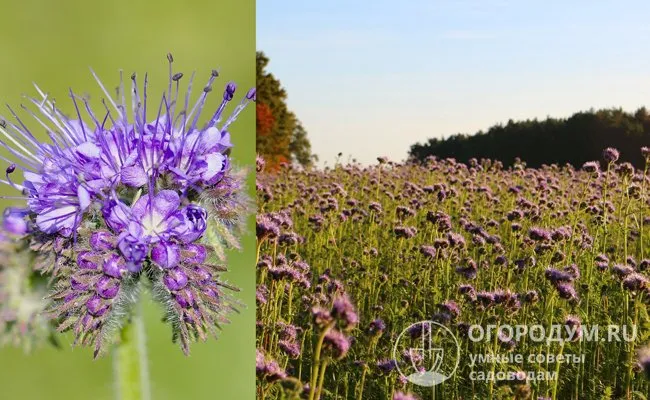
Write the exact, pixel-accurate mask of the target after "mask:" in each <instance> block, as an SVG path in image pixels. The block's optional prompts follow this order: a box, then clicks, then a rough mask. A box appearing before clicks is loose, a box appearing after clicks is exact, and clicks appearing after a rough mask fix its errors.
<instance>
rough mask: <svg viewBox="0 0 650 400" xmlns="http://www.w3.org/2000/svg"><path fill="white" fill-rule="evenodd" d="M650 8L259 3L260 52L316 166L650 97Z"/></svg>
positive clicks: (634, 104)
mask: <svg viewBox="0 0 650 400" xmlns="http://www.w3.org/2000/svg"><path fill="white" fill-rule="evenodd" d="M648 15H650V3H647V2H642V1H617V2H614V1H571V2H565V1H537V0H527V1H507V0H502V1H498V0H484V1H479V0H468V1H465V0H449V1H426V0H422V1H421V0H404V1H402V2H395V1H385V0H374V1H366V0H363V1H351V0H347V1H346V0H332V1H304V0H273V1H272V0H258V1H257V48H258V50H261V51H263V52H264V53H266V55H267V56H268V57H269V58H270V60H271V62H270V64H269V66H268V70H269V71H270V72H272V73H273V74H274V75H275V76H276V77H277V78H278V79H280V81H281V82H282V85H283V86H284V87H285V88H286V90H287V92H288V95H289V97H288V105H289V108H290V109H291V110H293V111H294V112H295V113H296V115H297V116H298V118H299V119H300V120H301V121H302V123H303V125H304V126H305V128H306V129H307V132H308V135H309V139H310V141H311V144H312V151H313V152H314V153H316V154H317V155H318V156H319V158H320V164H321V165H325V164H326V165H331V164H332V163H333V162H334V161H335V159H336V157H337V154H338V153H339V152H342V153H343V157H342V160H343V161H347V160H349V159H352V158H354V159H357V160H358V161H360V162H363V163H371V162H375V159H376V157H377V156H382V155H385V156H388V157H389V158H390V159H391V160H394V161H399V160H403V159H405V158H406V156H407V154H408V150H409V147H410V146H411V145H412V144H414V143H417V142H426V140H427V139H428V138H431V137H447V136H449V135H452V134H454V133H474V132H476V131H478V130H481V129H482V130H486V129H487V128H489V127H490V126H492V125H494V124H495V123H499V122H507V121H508V120H509V119H513V120H519V119H527V118H540V119H543V118H546V117H547V116H552V117H568V116H570V115H571V114H573V113H574V112H577V111H581V110H588V109H590V108H592V107H593V108H594V109H598V108H605V107H622V108H623V109H624V110H627V111H633V110H636V109H637V108H638V107H641V106H644V105H648V104H650V46H649V45H650V19H648V18H647V16H648Z"/></svg>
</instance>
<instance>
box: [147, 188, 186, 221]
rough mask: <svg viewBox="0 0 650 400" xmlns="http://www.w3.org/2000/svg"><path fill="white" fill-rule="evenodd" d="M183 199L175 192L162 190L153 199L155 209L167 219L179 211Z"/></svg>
mask: <svg viewBox="0 0 650 400" xmlns="http://www.w3.org/2000/svg"><path fill="white" fill-rule="evenodd" d="M180 205H181V199H180V197H178V193H176V191H174V190H162V191H160V193H158V194H157V195H156V197H154V199H153V209H154V211H156V212H157V213H159V214H160V215H162V216H163V217H167V216H168V215H169V214H171V213H172V212H174V211H176V210H177V209H178V206H180Z"/></svg>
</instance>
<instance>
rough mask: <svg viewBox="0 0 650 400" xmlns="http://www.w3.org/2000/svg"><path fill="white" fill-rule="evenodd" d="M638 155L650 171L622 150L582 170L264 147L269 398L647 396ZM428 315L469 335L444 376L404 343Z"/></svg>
mask: <svg viewBox="0 0 650 400" xmlns="http://www.w3.org/2000/svg"><path fill="white" fill-rule="evenodd" d="M640 151H641V152H642V154H643V155H644V156H645V157H646V168H645V169H644V170H637V169H635V168H634V167H633V166H632V165H631V164H629V163H619V162H618V158H619V154H618V151H616V150H615V149H606V150H605V151H604V152H603V158H602V160H594V161H593V162H588V163H586V164H585V165H584V166H582V167H581V168H578V169H576V168H574V167H572V166H569V165H566V166H558V165H551V166H544V167H542V168H539V169H531V168H527V167H526V165H525V163H524V162H521V161H518V162H516V163H515V165H514V166H513V167H510V168H504V167H503V164H502V163H500V162H498V161H492V160H471V161H470V162H469V164H468V165H466V164H462V163H458V162H456V161H455V160H453V159H445V160H440V159H436V158H430V159H429V160H428V161H427V163H426V164H415V163H410V162H407V163H394V162H391V161H389V160H387V159H385V158H383V157H382V158H379V159H378V161H379V162H378V163H377V164H375V165H372V166H361V165H357V164H349V165H340V164H337V165H336V166H335V167H333V168H326V169H324V170H310V171H304V170H299V169H297V168H295V167H292V166H288V165H287V166H285V167H284V168H282V169H281V171H280V172H278V173H274V174H271V173H265V172H264V171H263V160H258V178H257V193H258V199H257V200H258V216H257V237H258V256H257V320H258V322H257V376H258V379H257V393H258V398H260V399H284V398H301V399H309V400H313V399H431V398H436V399H633V398H635V399H636V398H639V399H641V398H647V396H648V393H649V390H650V384H649V382H648V380H647V376H650V356H648V354H650V349H648V348H647V347H646V346H647V345H648V343H650V329H649V328H648V326H649V324H650V316H649V315H648V304H649V303H650V302H649V300H650V284H649V282H650V269H649V268H648V267H650V246H649V245H648V243H649V241H650V237H649V236H650V201H649V198H650V196H649V193H648V192H649V186H650V177H649V175H648V164H650V150H649V149H648V148H642V149H640ZM419 321H433V322H434V323H435V324H439V325H436V326H443V327H445V328H447V329H448V330H449V331H450V332H451V333H452V334H453V336H454V337H455V338H456V339H457V343H458V354H459V355H460V359H459V362H458V365H457V368H455V369H454V370H453V371H451V368H449V367H450V366H449V365H447V364H445V363H447V359H448V357H449V354H455V352H456V349H455V348H453V347H454V346H449V345H443V346H441V348H442V350H440V352H441V354H444V357H446V358H444V360H442V361H441V364H440V367H441V368H442V370H445V368H447V369H446V371H448V372H449V371H451V373H450V374H449V375H450V376H449V377H448V379H446V380H445V381H444V382H442V383H440V384H438V385H435V386H433V387H424V386H418V385H416V384H414V383H412V381H410V380H409V379H407V377H406V376H405V374H404V373H403V372H404V371H406V370H409V369H410V368H414V369H415V370H416V372H417V373H422V372H424V371H425V370H427V369H428V368H430V364H429V361H428V360H426V359H425V358H426V357H422V354H421V353H418V352H413V351H409V350H405V351H397V352H395V351H394V346H395V345H396V343H397V342H398V341H399V340H398V339H400V340H401V337H406V338H407V339H408V340H411V341H413V343H416V342H417V341H420V340H424V338H431V337H432V335H433V333H432V332H430V331H429V329H431V326H429V328H427V326H428V325H425V324H417V323H418V322H419ZM504 326H514V327H518V328H517V331H516V332H514V333H513V332H512V331H508V330H502V329H501V327H504ZM612 326H614V327H616V328H615V329H614V328H611V327H612ZM495 327H497V328H495ZM521 327H524V328H521ZM530 327H535V329H530ZM594 327H595V328H594ZM407 328H408V329H407ZM425 328H426V329H425ZM491 328H492V331H491V333H492V335H491V336H488V335H489V333H490V329H491ZM556 328H557V330H555V329H556ZM523 329H526V331H525V332H524V331H523ZM529 329H530V331H528V330H529ZM595 329H597V330H598V332H597V334H596V332H595ZM534 331H537V332H534ZM614 331H615V333H616V335H613V334H610V333H611V332H614ZM477 332H480V333H481V334H480V335H479V334H478V333H477ZM540 332H542V333H545V334H543V335H542V334H539V333H540ZM549 333H550V335H549ZM553 334H555V335H553ZM540 336H543V339H544V340H539V339H540ZM477 355H478V356H479V359H480V357H483V358H489V357H491V358H492V360H491V361H490V362H480V361H477V358H475V357H476V356H477ZM518 356H522V357H523V358H522V359H518ZM551 356H552V357H551ZM442 358H443V357H441V359H442ZM567 358H568V361H566V359H567ZM485 376H491V377H492V378H493V379H482V377H485Z"/></svg>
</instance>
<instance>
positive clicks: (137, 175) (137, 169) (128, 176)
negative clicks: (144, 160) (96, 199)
mask: <svg viewBox="0 0 650 400" xmlns="http://www.w3.org/2000/svg"><path fill="white" fill-rule="evenodd" d="M122 183H123V184H125V185H126V186H130V187H140V186H143V185H144V184H146V183H147V174H146V173H145V172H144V169H143V168H142V167H141V166H139V165H134V166H132V167H124V168H122Z"/></svg>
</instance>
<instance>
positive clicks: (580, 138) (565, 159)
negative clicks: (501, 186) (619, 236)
mask: <svg viewBox="0 0 650 400" xmlns="http://www.w3.org/2000/svg"><path fill="white" fill-rule="evenodd" d="M649 144H650V115H649V114H648V110H646V108H645V107H641V108H639V109H637V110H636V111H635V112H634V113H630V112H625V111H623V110H622V109H621V108H610V109H601V110H597V111H594V110H593V109H591V110H588V111H581V112H577V113H575V114H573V115H572V116H570V117H568V118H551V117H548V118H546V119H544V120H537V119H528V120H525V121H513V120H509V121H508V122H507V123H506V124H496V125H494V126H492V127H491V128H489V129H488V130H487V131H485V132H484V131H479V132H477V133H475V134H473V135H467V134H455V135H452V136H450V137H447V138H431V139H429V140H428V141H427V142H426V143H416V144H414V145H412V146H411V148H410V151H409V158H410V159H412V160H418V161H423V160H425V159H426V158H427V157H428V156H436V157H438V158H455V159H456V160H457V161H460V162H467V161H468V160H469V159H471V158H477V159H481V158H489V159H493V160H500V161H501V162H503V164H504V165H505V166H509V165H512V164H513V163H514V162H515V159H516V158H520V159H521V160H523V161H525V162H526V165H528V166H529V167H533V168H535V167H539V166H541V165H543V164H547V165H548V164H560V165H562V164H566V163H569V164H572V165H573V166H576V167H579V166H581V165H582V164H584V163H585V162H587V161H592V160H598V159H600V158H601V153H602V151H603V149H604V148H606V147H615V148H617V149H618V150H620V152H621V161H629V162H631V163H632V164H633V165H634V166H636V167H641V168H642V167H643V165H644V159H643V157H642V156H641V153H640V152H639V148H641V147H642V146H648V145H649Z"/></svg>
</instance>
